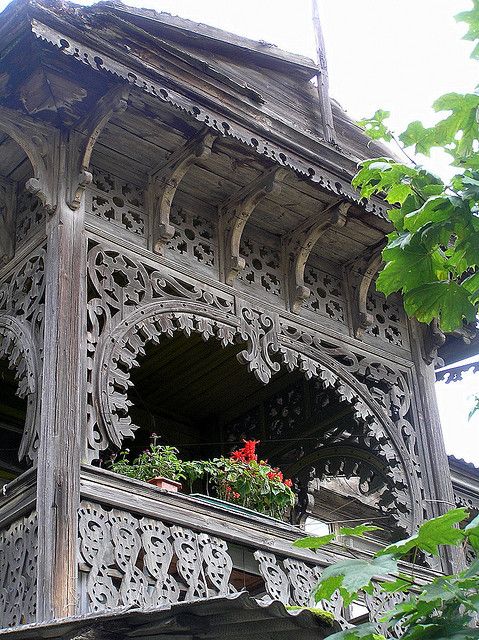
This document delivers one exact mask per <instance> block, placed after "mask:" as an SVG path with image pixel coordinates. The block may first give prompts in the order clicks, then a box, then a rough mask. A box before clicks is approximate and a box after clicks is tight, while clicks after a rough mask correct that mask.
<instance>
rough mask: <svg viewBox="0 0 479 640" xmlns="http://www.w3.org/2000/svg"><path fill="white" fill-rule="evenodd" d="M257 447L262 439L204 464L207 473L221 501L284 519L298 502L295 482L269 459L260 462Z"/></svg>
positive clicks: (246, 441)
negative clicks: (293, 484)
mask: <svg viewBox="0 0 479 640" xmlns="http://www.w3.org/2000/svg"><path fill="white" fill-rule="evenodd" d="M257 444H259V441H258V440H245V441H244V446H243V447H242V448H241V449H237V450H236V451H233V452H232V453H231V455H230V456H229V457H221V458H215V459H214V460H211V461H208V462H206V463H204V471H205V473H207V474H208V476H209V480H210V483H211V484H212V485H213V486H214V487H215V489H216V493H217V496H218V498H221V499H222V500H225V501H227V502H231V503H233V504H235V505H240V506H241V507H245V508H247V509H251V510H253V511H257V512H259V513H263V514H265V515H268V516H272V517H273V518H278V519H282V518H283V517H284V515H285V513H286V511H287V509H288V508H291V507H292V506H294V503H295V494H294V492H293V490H292V481H291V480H290V479H288V478H284V477H283V474H282V472H281V471H280V470H279V469H278V468H276V467H272V466H271V465H270V464H268V462H267V460H258V456H257V454H256V445H257Z"/></svg>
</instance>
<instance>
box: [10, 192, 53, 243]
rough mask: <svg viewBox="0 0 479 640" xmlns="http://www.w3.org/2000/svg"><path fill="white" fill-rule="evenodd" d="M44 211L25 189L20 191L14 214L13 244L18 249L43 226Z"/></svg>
mask: <svg viewBox="0 0 479 640" xmlns="http://www.w3.org/2000/svg"><path fill="white" fill-rule="evenodd" d="M45 220H46V211H45V207H44V206H43V205H42V203H41V202H40V200H39V199H38V198H37V197H36V196H35V195H32V194H31V193H30V192H29V191H27V190H26V189H22V190H20V192H19V194H18V198H17V207H16V214H15V243H16V246H17V247H19V246H20V245H21V244H22V243H24V242H25V241H27V240H29V239H30V238H31V237H32V236H33V235H35V233H36V232H38V231H39V230H40V229H41V228H42V227H44V226H45Z"/></svg>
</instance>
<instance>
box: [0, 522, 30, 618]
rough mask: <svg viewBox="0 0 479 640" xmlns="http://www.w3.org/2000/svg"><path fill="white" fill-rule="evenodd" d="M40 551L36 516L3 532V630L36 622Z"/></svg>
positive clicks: (0, 547) (0, 591)
mask: <svg viewBox="0 0 479 640" xmlns="http://www.w3.org/2000/svg"><path fill="white" fill-rule="evenodd" d="M37 550H38V535H37V516H36V513H35V512H33V513H31V514H30V515H28V516H24V517H23V518H21V519H20V520H17V521H15V522H13V523H12V524H11V525H10V526H9V527H8V528H7V529H4V530H3V531H0V627H15V626H17V625H20V624H27V623H29V622H34V621H35V615H36V600H37V589H36V571H37Z"/></svg>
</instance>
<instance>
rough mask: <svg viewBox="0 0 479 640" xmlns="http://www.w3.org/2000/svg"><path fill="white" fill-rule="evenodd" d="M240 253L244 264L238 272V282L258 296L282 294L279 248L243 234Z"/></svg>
mask: <svg viewBox="0 0 479 640" xmlns="http://www.w3.org/2000/svg"><path fill="white" fill-rule="evenodd" d="M240 255H241V256H242V257H243V258H244V261H245V266H244V268H243V269H242V270H241V271H239V273H238V283H240V284H241V285H243V287H246V288H247V289H250V290H251V293H253V295H257V296H259V297H262V296H264V295H265V294H266V295H268V296H276V297H278V298H281V297H283V295H284V291H283V290H284V284H283V268H282V263H281V252H280V250H279V248H275V247H274V246H271V245H268V244H266V243H265V242H261V241H257V240H256V239H254V238H253V237H252V236H243V237H242V239H241V243H240Z"/></svg>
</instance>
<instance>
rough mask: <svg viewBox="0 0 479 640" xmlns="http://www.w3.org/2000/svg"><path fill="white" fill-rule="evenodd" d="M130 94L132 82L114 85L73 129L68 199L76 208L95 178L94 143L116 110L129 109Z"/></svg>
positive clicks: (69, 155)
mask: <svg viewBox="0 0 479 640" xmlns="http://www.w3.org/2000/svg"><path fill="white" fill-rule="evenodd" d="M129 94H130V87H128V86H124V85H122V86H120V87H114V88H113V89H111V90H110V91H108V93H106V94H105V95H104V96H103V97H102V98H100V100H99V101H98V103H97V105H96V108H95V109H94V110H93V111H92V112H91V113H89V114H88V115H87V116H86V117H85V118H84V120H82V122H81V123H80V124H79V125H77V126H76V127H75V129H74V130H72V131H71V132H70V147H69V150H68V163H69V166H70V172H69V184H68V188H67V189H68V190H67V203H68V206H69V207H70V208H71V209H73V211H75V210H76V209H78V207H79V206H80V203H81V199H82V196H83V193H84V191H85V188H86V186H87V185H89V184H90V183H91V181H92V179H93V176H92V174H91V172H90V171H89V169H90V160H91V154H92V151H93V147H94V146H95V143H96V141H97V140H98V138H99V136H100V134H101V132H102V131H103V129H104V128H105V126H106V125H107V123H108V122H109V120H110V118H111V117H112V116H113V115H114V114H115V113H123V111H125V110H126V108H127V106H128V96H129Z"/></svg>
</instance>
